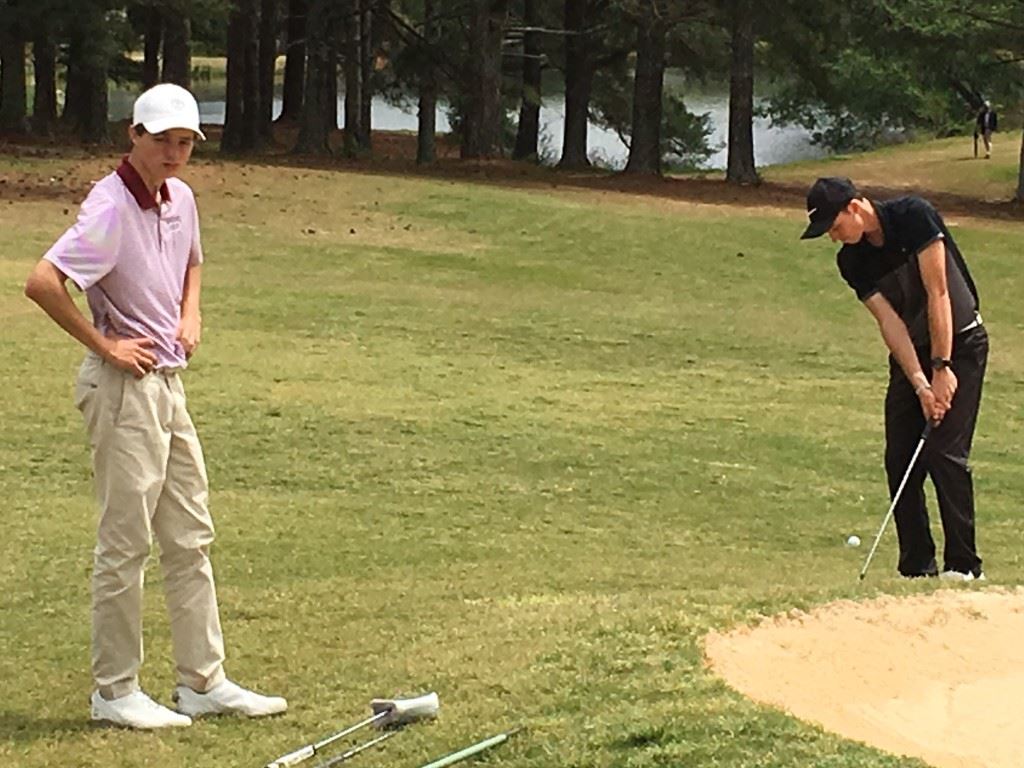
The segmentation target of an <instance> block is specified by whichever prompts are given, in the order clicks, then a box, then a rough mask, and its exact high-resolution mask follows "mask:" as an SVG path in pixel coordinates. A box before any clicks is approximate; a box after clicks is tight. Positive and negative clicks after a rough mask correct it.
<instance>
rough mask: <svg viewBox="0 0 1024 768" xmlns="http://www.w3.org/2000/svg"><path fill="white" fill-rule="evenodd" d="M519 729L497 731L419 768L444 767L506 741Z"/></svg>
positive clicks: (519, 729)
mask: <svg viewBox="0 0 1024 768" xmlns="http://www.w3.org/2000/svg"><path fill="white" fill-rule="evenodd" d="M521 730H523V729H522V728H521V727H520V728H514V729H512V730H511V731H506V732H505V733H499V734H498V735H496V736H491V737H490V738H488V739H484V740H483V741H478V742H477V743H476V744H472V745H470V746H468V747H466V748H465V749H460V750H458V751H457V752H452V753H451V754H450V755H445V756H444V757H440V758H438V759H437V760H434V761H433V762H432V763H427V764H426V765H424V766H421V768H444V767H445V766H447V765H454V764H455V763H457V762H459V761H460V760H465V759H466V758H467V757H472V756H473V755H475V754H477V753H479V752H483V751H484V750H485V749H490V748H491V747H496V746H497V745H498V744H501V743H502V742H503V741H506V740H507V739H508V738H509V737H510V736H514V735H515V734H517V733H519V732H520V731H521Z"/></svg>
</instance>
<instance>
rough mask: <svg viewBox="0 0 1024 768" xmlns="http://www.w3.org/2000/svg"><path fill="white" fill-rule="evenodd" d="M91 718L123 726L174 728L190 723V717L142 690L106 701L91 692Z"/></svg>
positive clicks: (97, 693)
mask: <svg viewBox="0 0 1024 768" xmlns="http://www.w3.org/2000/svg"><path fill="white" fill-rule="evenodd" d="M92 719H93V720H101V721H103V722H107V723H113V724H114V725H121V726H124V727H125V728H141V729H150V728H174V727H182V726H186V725H192V719H191V718H189V717H186V716H185V715H179V714H178V713H177V712H172V711H171V710H169V709H168V708H167V707H165V706H162V705H160V704H157V703H156V702H155V701H153V700H152V699H151V698H149V696H147V695H146V694H144V693H143V692H142V691H135V693H129V694H128V695H127V696H122V697H120V698H119V699H112V700H110V701H107V700H106V699H104V698H103V697H102V696H100V692H99V691H93V692H92Z"/></svg>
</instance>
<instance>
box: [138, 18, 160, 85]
mask: <svg viewBox="0 0 1024 768" xmlns="http://www.w3.org/2000/svg"><path fill="white" fill-rule="evenodd" d="M145 14H146V31H145V33H144V35H143V43H142V51H143V53H142V87H143V88H144V89H145V88H152V87H153V86H154V85H156V84H157V83H158V82H160V46H161V45H162V44H163V37H164V17H163V14H162V13H161V12H160V9H159V8H157V7H155V6H153V7H150V8H146V9H145Z"/></svg>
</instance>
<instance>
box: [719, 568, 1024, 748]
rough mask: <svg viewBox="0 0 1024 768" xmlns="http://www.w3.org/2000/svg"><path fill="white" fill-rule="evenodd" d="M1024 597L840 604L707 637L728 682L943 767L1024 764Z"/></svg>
mask: <svg viewBox="0 0 1024 768" xmlns="http://www.w3.org/2000/svg"><path fill="white" fill-rule="evenodd" d="M1021 638H1024V590H1021V589H1018V590H1016V591H1004V590H995V589H988V590H984V591H981V590H973V589H956V588H953V589H940V590H938V591H936V592H935V593H933V594H931V595H927V596H920V597H910V598H894V597H885V598H880V599H877V600H872V601H867V602H852V601H842V602H837V603H832V604H830V605H827V606H824V607H823V608H820V609H817V610H814V611H812V612H810V613H802V612H799V611H794V612H791V613H790V614H787V615H784V616H778V617H773V618H771V619H766V620H765V621H764V622H762V623H761V624H760V625H758V626H755V627H744V628H741V629H737V630H734V631H732V632H729V633H727V634H719V633H712V634H711V635H709V636H708V638H707V640H706V643H705V654H706V657H707V661H708V664H709V665H710V667H711V669H712V670H713V671H714V672H715V673H716V674H718V675H719V676H721V677H722V678H723V679H724V680H725V681H726V682H727V683H728V684H729V685H730V686H731V687H733V688H735V689H736V690H738V691H740V692H741V693H743V694H745V695H746V696H749V697H750V698H751V699H753V700H755V701H757V702H760V703H762V704H768V705H771V706H774V707H778V708H780V709H783V710H785V711H787V712H789V713H791V714H792V715H794V716H795V717H798V718H800V719H801V720H806V721H809V722H813V723H817V724H819V725H821V726H822V727H823V728H826V729H827V730H830V731H833V732H834V733H837V734H840V735H841V736H844V737H846V738H849V739H854V740H856V741H861V742H864V743H866V744H870V745H872V746H875V747H878V748H879V749H882V750H885V751H886V752H891V753H894V754H898V755H909V756H913V757H918V758H921V759H922V760H924V761H926V762H927V763H929V764H931V765H934V766H937V767H938V768H979V766H985V767H986V768H1019V766H1020V765H1021V760H1022V758H1021V756H1022V755H1024V728H1021V727H1020V724H1021V715H1020V710H1018V709H1017V706H1019V705H1020V699H1021V690H1024V654H1022V653H1021V650H1020V649H1021Z"/></svg>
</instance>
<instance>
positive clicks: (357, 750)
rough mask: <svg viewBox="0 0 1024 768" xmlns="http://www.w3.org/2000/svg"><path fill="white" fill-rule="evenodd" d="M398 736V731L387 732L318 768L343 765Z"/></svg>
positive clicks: (321, 764)
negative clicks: (361, 753) (365, 750)
mask: <svg viewBox="0 0 1024 768" xmlns="http://www.w3.org/2000/svg"><path fill="white" fill-rule="evenodd" d="M397 735H398V731H387V732H386V733H384V735H383V736H378V737H377V738H375V739H370V740H369V741H367V742H364V743H363V744H358V745H356V746H354V747H352V749H349V750H347V751H345V752H342V753H341V754H340V755H336V756H334V757H332V758H330V759H329V760H324V762H322V763H320V764H319V765H318V766H317V767H316V768H332V766H335V765H337V764H338V763H343V762H345V761H346V760H348V759H349V758H350V757H355V756H356V755H358V754H359V753H360V752H362V751H363V750H364V749H369V748H370V747H373V746H376V745H377V744H380V743H381V742H382V741H387V740H388V739H390V738H391V737H392V736H397Z"/></svg>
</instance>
